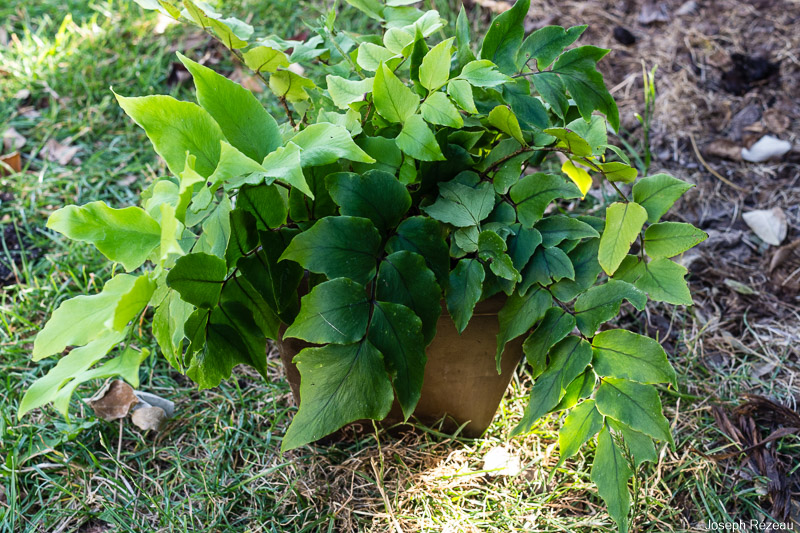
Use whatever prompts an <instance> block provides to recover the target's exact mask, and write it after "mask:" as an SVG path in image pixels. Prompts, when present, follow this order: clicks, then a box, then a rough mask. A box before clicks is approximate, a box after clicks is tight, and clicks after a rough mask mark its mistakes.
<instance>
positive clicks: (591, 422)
mask: <svg viewBox="0 0 800 533" xmlns="http://www.w3.org/2000/svg"><path fill="white" fill-rule="evenodd" d="M602 427H603V415H601V414H600V413H599V412H598V411H597V407H595V404H594V400H586V401H585V402H582V403H581V404H580V405H579V406H577V407H576V408H574V409H573V410H572V411H571V412H570V413H569V414H568V415H567V418H565V419H564V425H563V426H561V429H560V430H559V432H558V449H559V452H560V453H559V458H558V464H556V468H558V467H559V466H561V465H562V464H564V461H566V460H567V459H569V458H570V457H572V456H573V455H575V454H576V453H578V450H580V449H581V447H582V446H583V445H584V444H586V443H587V442H588V441H589V439H591V438H592V437H594V436H595V435H597V432H598V431H600V429H601V428H602Z"/></svg>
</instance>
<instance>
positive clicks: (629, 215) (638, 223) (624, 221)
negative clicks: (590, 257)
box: [597, 202, 647, 276]
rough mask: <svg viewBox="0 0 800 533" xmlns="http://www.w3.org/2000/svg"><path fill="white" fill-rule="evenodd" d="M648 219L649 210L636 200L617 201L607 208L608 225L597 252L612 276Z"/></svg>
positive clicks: (600, 260)
mask: <svg viewBox="0 0 800 533" xmlns="http://www.w3.org/2000/svg"><path fill="white" fill-rule="evenodd" d="M646 221H647V211H646V210H645V208H644V207H642V206H641V205H639V204H637V203H634V202H627V203H623V202H615V203H613V204H611V205H610V206H609V207H608V208H607V209H606V227H605V229H604V230H603V235H602V237H600V249H599V250H598V252H597V259H598V261H599V262H600V266H601V267H603V270H605V271H606V274H608V275H609V276H610V275H611V274H613V273H614V272H615V271H616V270H617V268H618V267H619V265H620V263H622V260H623V259H625V256H626V255H628V251H630V249H631V244H633V241H635V240H636V238H637V237H639V234H640V233H641V231H642V227H643V226H644V223H645V222H646Z"/></svg>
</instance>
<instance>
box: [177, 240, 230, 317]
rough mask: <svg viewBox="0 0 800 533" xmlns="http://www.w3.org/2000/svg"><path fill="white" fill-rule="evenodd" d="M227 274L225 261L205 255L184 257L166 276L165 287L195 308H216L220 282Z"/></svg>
mask: <svg viewBox="0 0 800 533" xmlns="http://www.w3.org/2000/svg"><path fill="white" fill-rule="evenodd" d="M227 273H228V267H227V265H226V264H225V261H223V260H222V259H220V258H219V257H217V256H214V255H209V254H205V253H191V254H189V255H184V256H183V257H181V258H179V259H178V260H177V261H176V262H175V266H174V267H172V270H170V271H169V274H167V285H168V286H169V287H170V288H172V289H175V290H176V291H178V292H179V293H180V295H181V299H182V300H184V301H186V302H189V303H190V304H194V305H196V306H197V307H203V308H206V309H211V308H214V307H216V306H217V303H218V302H219V295H220V292H221V291H222V282H223V281H225V276H226V275H227Z"/></svg>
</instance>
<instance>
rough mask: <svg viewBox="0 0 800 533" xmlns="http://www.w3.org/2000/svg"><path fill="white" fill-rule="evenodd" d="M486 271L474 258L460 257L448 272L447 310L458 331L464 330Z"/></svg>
mask: <svg viewBox="0 0 800 533" xmlns="http://www.w3.org/2000/svg"><path fill="white" fill-rule="evenodd" d="M485 277H486V272H484V270H483V265H481V264H480V262H478V261H477V260H475V259H462V260H461V261H459V262H458V264H457V265H456V268H454V269H453V271H452V272H451V273H450V286H449V288H448V289H447V311H448V312H449V313H450V316H451V317H452V319H453V323H454V324H455V325H456V329H457V330H458V332H459V333H461V332H462V331H464V329H465V328H466V327H467V324H468V323H469V321H470V319H471V318H472V312H473V311H474V309H475V304H477V303H478V300H480V298H481V292H482V290H483V280H484V278H485Z"/></svg>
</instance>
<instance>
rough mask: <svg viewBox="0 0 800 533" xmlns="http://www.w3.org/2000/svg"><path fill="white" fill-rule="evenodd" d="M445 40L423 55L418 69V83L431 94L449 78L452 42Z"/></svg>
mask: <svg viewBox="0 0 800 533" xmlns="http://www.w3.org/2000/svg"><path fill="white" fill-rule="evenodd" d="M454 39H455V37H450V38H449V39H446V40H444V41H442V42H440V43H439V44H437V45H436V46H434V47H433V48H431V50H430V52H428V53H427V54H425V58H424V59H423V60H422V64H421V65H420V67H419V82H420V83H421V84H422V86H423V87H425V88H426V89H428V91H430V92H433V91H436V90H437V89H439V87H441V86H442V85H444V84H445V83H447V79H448V78H449V77H450V58H451V57H452V55H453V40H454Z"/></svg>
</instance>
